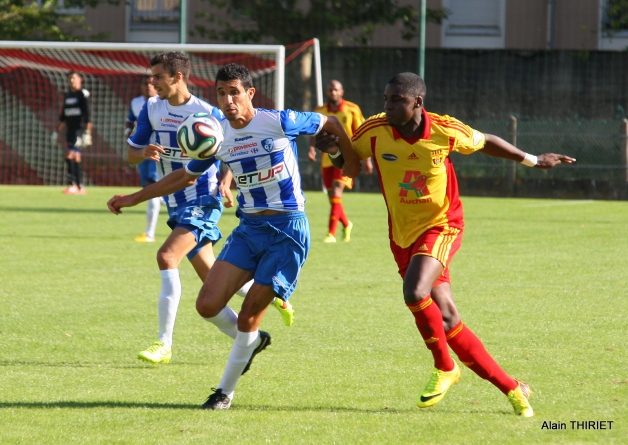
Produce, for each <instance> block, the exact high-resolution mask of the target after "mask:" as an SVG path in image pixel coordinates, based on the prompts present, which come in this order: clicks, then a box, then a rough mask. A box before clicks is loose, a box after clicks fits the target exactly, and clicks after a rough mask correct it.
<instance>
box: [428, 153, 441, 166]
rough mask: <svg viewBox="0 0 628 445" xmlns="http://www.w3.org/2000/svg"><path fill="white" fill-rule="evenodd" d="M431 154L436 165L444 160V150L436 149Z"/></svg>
mask: <svg viewBox="0 0 628 445" xmlns="http://www.w3.org/2000/svg"><path fill="white" fill-rule="evenodd" d="M430 154H431V155H432V164H433V165H434V166H438V165H440V164H441V163H442V162H443V150H434V151H431V152H430Z"/></svg>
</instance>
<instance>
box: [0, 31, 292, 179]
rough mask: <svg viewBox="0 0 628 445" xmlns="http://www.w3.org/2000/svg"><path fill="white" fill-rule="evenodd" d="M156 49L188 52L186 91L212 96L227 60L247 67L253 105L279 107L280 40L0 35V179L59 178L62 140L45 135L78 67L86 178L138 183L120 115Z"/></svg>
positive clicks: (282, 49)
mask: <svg viewBox="0 0 628 445" xmlns="http://www.w3.org/2000/svg"><path fill="white" fill-rule="evenodd" d="M163 51H182V52H185V53H186V54H187V55H188V56H189V57H190V61H191V64H192V73H191V75H190V80H189V88H190V91H191V92H192V94H194V95H196V96H198V97H201V98H203V99H205V100H207V101H209V102H210V103H213V104H215V103H216V92H215V89H214V88H215V86H214V79H215V75H216V72H217V71H218V69H220V67H221V66H223V65H225V64H227V63H231V62H234V63H238V64H241V65H245V66H246V67H247V68H249V70H250V71H251V74H252V76H253V82H254V85H255V88H256V90H257V93H256V95H255V98H254V105H255V106H256V107H261V108H275V109H283V108H284V68H285V47H284V46H281V45H196V44H190V45H168V44H139V43H138V44H135V43H134V44H129V43H119V44H115V43H56V42H54V43H53V42H9V41H0V103H1V104H2V106H0V184H49V185H62V184H64V183H65V171H64V168H65V167H64V161H63V151H64V149H63V147H60V146H58V144H57V143H56V142H54V141H53V140H51V135H52V133H53V132H54V131H55V130H56V129H57V127H58V124H59V112H60V108H61V101H62V98H63V94H64V92H66V91H67V90H68V87H67V79H66V76H67V73H68V72H69V71H71V70H74V71H78V72H80V73H81V74H82V76H83V88H84V89H86V90H88V91H89V92H90V99H91V106H92V123H93V128H94V130H93V146H92V147H91V148H89V149H87V150H85V151H84V153H83V166H84V175H85V181H84V182H85V183H86V184H88V185H92V184H95V185H138V184H139V182H138V178H137V173H136V172H135V168H134V167H132V166H130V165H129V164H128V163H127V162H126V160H125V159H126V149H127V144H126V138H125V137H124V122H125V120H126V117H127V114H128V110H129V104H130V102H131V99H133V98H134V97H136V96H139V95H140V82H141V79H142V77H143V76H145V75H146V74H149V73H150V63H149V62H150V59H151V58H152V56H154V55H155V54H157V53H159V52H163Z"/></svg>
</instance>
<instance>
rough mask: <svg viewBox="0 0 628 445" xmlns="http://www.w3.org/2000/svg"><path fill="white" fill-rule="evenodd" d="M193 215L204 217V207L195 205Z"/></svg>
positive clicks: (194, 216)
mask: <svg viewBox="0 0 628 445" xmlns="http://www.w3.org/2000/svg"><path fill="white" fill-rule="evenodd" d="M192 217H193V218H202V217H203V209H202V208H200V207H194V208H193V209H192Z"/></svg>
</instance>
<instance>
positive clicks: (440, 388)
mask: <svg viewBox="0 0 628 445" xmlns="http://www.w3.org/2000/svg"><path fill="white" fill-rule="evenodd" d="M458 380H460V368H459V367H458V364H457V363H456V362H454V369H452V370H451V371H441V370H440V369H434V372H433V373H432V378H431V379H430V381H429V382H428V383H427V386H426V387H425V389H424V390H423V392H422V393H421V395H420V396H419V400H417V402H416V405H417V406H418V407H419V408H429V407H431V406H434V405H436V404H437V403H438V402H440V401H441V400H443V397H445V394H446V393H447V390H448V389H449V388H450V387H451V386H452V385H453V384H454V383H456V382H457V381H458Z"/></svg>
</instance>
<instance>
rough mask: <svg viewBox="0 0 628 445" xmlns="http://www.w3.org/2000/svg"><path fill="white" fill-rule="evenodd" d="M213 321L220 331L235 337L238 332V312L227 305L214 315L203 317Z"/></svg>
mask: <svg viewBox="0 0 628 445" xmlns="http://www.w3.org/2000/svg"><path fill="white" fill-rule="evenodd" d="M205 320H207V321H209V322H210V323H213V324H214V325H215V326H216V327H217V328H218V330H219V331H220V332H222V333H223V334H226V335H228V336H229V337H231V338H233V339H234V340H235V339H236V335H237V334H238V314H236V313H235V312H234V310H233V309H231V308H230V307H229V306H225V307H224V308H222V310H221V311H220V312H219V313H218V315H216V316H215V317H210V318H205Z"/></svg>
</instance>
